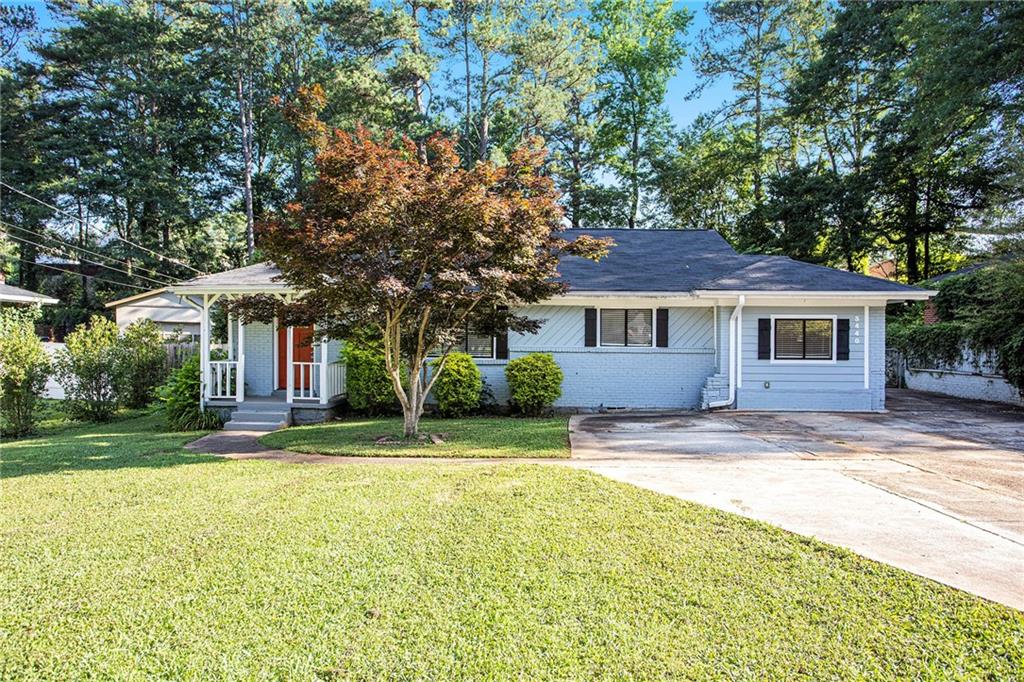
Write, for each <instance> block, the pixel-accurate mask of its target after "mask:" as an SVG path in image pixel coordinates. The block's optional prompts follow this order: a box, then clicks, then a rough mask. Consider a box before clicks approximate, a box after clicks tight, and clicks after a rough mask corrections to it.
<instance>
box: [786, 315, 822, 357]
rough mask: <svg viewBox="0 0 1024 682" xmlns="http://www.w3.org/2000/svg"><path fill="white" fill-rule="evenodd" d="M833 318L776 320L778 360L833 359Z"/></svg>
mask: <svg viewBox="0 0 1024 682" xmlns="http://www.w3.org/2000/svg"><path fill="white" fill-rule="evenodd" d="M832 328H833V324H832V320H831V319H799V320H796V319H788V318H787V319H777V320H775V355H774V359H776V360H831V359H832V331H833V329H832Z"/></svg>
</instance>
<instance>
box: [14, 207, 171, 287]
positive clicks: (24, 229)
mask: <svg viewBox="0 0 1024 682" xmlns="http://www.w3.org/2000/svg"><path fill="white" fill-rule="evenodd" d="M0 225H3V226H5V227H7V228H8V229H11V230H21V231H22V232H27V233H29V234H31V235H32V236H34V237H39V238H41V239H52V240H54V241H56V242H60V244H61V246H65V247H67V248H69V249H80V250H82V251H84V252H86V253H88V254H90V255H93V256H98V257H100V258H106V259H108V260H112V261H114V262H115V263H117V264H118V265H124V266H126V267H134V268H135V269H136V270H141V271H142V272H149V273H152V274H153V275H156V276H157V277H166V278H167V279H169V280H171V281H170V282H160V283H161V284H177V283H178V282H179V281H181V280H179V279H175V278H174V277H172V276H171V275H165V274H164V273H162V272H158V271H157V270H153V269H150V268H144V267H142V266H141V265H135V266H129V265H128V263H127V262H125V261H122V260H121V259H120V258H115V257H114V256H108V255H106V254H104V253H98V252H96V251H92V250H90V249H87V248H85V247H84V246H78V245H77V244H72V243H71V242H68V241H65V240H63V239H60V238H59V237H56V236H52V235H48V234H44V233H42V232H38V231H36V230H32V229H29V228H27V227H22V226H20V225H14V224H12V223H7V222H4V221H3V220H0ZM10 236H11V237H13V238H14V239H18V237H17V235H13V234H12V235H10ZM22 241H28V242H29V243H30V244H34V243H35V242H31V241H29V240H27V239H22ZM36 246H40V247H42V248H47V249H49V248H56V247H50V246H43V245H42V244H36ZM75 257H76V258H77V257H78V254H75ZM98 265H101V264H98ZM104 267H111V266H106V265H105V266H104ZM111 269H113V270H116V269H117V268H113V267H111ZM130 274H131V275H132V276H133V277H142V278H143V279H148V280H150V281H156V280H153V279H152V278H150V277H143V276H142V275H136V274H135V273H130Z"/></svg>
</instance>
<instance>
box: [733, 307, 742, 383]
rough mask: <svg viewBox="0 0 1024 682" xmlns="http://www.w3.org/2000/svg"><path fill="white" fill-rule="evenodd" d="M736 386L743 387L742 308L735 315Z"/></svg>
mask: <svg viewBox="0 0 1024 682" xmlns="http://www.w3.org/2000/svg"><path fill="white" fill-rule="evenodd" d="M735 343H736V388H743V308H740V313H739V315H737V316H736V342H735Z"/></svg>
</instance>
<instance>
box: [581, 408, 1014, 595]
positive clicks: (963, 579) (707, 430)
mask: <svg viewBox="0 0 1024 682" xmlns="http://www.w3.org/2000/svg"><path fill="white" fill-rule="evenodd" d="M887 406H888V408H889V412H888V413H885V414H842V413H821V412H819V413H794V412H771V413H769V412H714V413H686V414H679V415H663V414H660V415H631V414H621V415H591V416H579V417H574V418H573V419H572V421H571V423H570V430H571V440H572V452H573V463H574V464H575V465H576V466H580V467H582V468H586V469H590V470H593V471H596V472H599V473H601V474H604V475H606V476H609V477H611V478H615V479H618V480H621V481H625V482H628V483H633V484H635V485H638V486H641V487H644V488H649V489H651V490H655V491H658V492H661V493H666V494H669V495H674V496H676V497H680V498H683V499H687V500H692V501H695V502H700V503H702V504H707V505H710V506H713V507H717V508H719V509H723V510H726V511H730V512H735V513H738V514H742V515H744V516H748V517H751V518H754V519H759V520H761V521H767V522H769V523H772V524H775V525H777V526H781V527H782V528H785V529H787V530H790V531H793V532H796V533H801V534H803V535H809V536H813V537H816V538H818V539H820V540H823V541H825V542H830V543H832V544H836V545H841V546H844V547H848V548H849V549H852V550H854V551H855V552H857V553H859V554H861V555H863V556H866V557H869V558H871V559H876V560H878V561H884V562H885V563H888V564H892V565H893V566H898V567H900V568H903V569H906V570H908V571H911V572H913V573H917V574H919V575H922V576H925V577H928V578H931V579H933V580H937V581H939V582H942V583H945V584H947V585H951V586H953V587H957V588H960V589H963V590H966V591H968V592H973V593H974V594H977V595H980V596H982V597H985V598H987V599H991V600H993V601H997V602H1002V603H1004V604H1008V605H1010V606H1013V607H1015V608H1018V609H1024V411H1022V410H1019V409H1016V408H1012V407H1008V406H1004V405H997V404H992V403H980V402H973V403H972V402H969V401H962V400H958V399H953V398H945V397H940V396H932V395H927V394H920V393H914V392H910V391H890V392H889V393H888V399H887Z"/></svg>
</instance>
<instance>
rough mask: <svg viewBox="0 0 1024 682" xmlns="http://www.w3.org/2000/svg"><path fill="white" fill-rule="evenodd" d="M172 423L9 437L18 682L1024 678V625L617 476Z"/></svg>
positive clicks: (11, 661)
mask: <svg viewBox="0 0 1024 682" xmlns="http://www.w3.org/2000/svg"><path fill="white" fill-rule="evenodd" d="M160 428H161V421H160V417H159V415H151V416H146V417H142V418H137V419H132V420H128V421H121V422H117V423H113V424H108V425H105V426H97V427H78V428H69V429H65V430H63V431H61V432H60V433H57V434H52V435H49V436H44V437H41V438H37V439H30V440H23V441H16V442H7V443H4V444H3V447H2V452H0V455H2V458H3V462H2V469H0V474H2V476H3V479H2V481H0V485H2V494H0V678H2V679H24V678H49V679H73V678H82V677H91V678H130V679H142V678H150V677H163V678H175V679H178V678H191V679H209V678H214V679H222V678H232V679H238V678H247V679H248V678H260V679H277V678H289V679H381V678H387V679H413V678H415V679H439V680H450V679H510V678H516V679H559V680H565V679H587V680H590V679H623V678H630V679H652V678H675V679H679V678H683V679H795V678H804V679H814V680H817V679H841V678H861V679H896V678H900V679H907V678H914V679H952V678H959V679H1013V678H1019V676H1020V674H1021V670H1022V669H1024V615H1022V614H1021V613H1019V612H1016V611H1013V610H1012V609H1009V608H1005V607H1001V606H998V605H994V604H990V603H987V602H984V601H982V600H980V599H977V598H974V597H971V596H969V595H967V594H964V593H961V592H957V591H955V590H952V589H949V588H946V587H943V586H941V585H938V584H936V583H932V582H929V581H927V580H923V579H920V578H917V577H915V576H912V575H910V574H908V573H904V572H902V571H899V570H897V569H893V568H889V567H887V566H884V565H881V564H878V563H874V562H871V561H867V560H865V559H862V558H859V557H857V556H855V555H853V554H851V553H850V552H847V551H844V550H840V549H836V548H833V547H830V546H827V545H824V544H821V543H819V542H816V541H813V540H809V539H805V538H801V537H798V536H795V535H792V534H789V533H786V532H784V531H781V530H777V529H774V528H771V527H769V526H766V525H762V524H758V523H755V522H752V521H748V520H745V519H742V518H740V517H736V516H732V515H728V514H724V513H721V512H717V511H714V510H711V509H708V508H705V507H701V506H698V505H693V504H687V503H684V502H681V501H678V500H675V499H673V498H669V497H664V496H660V495H657V494H654V493H650V492H647V491H643V490H640V489H637V488H634V487H631V486H628V485H624V484H619V483H615V482H612V481H610V480H607V479H604V478H602V477H599V476H597V475H593V474H589V473H585V472H581V471H577V470H574V469H571V468H568V467H561V466H553V465H541V464H515V463H490V464H487V463H481V464H478V465H472V466H465V465H462V466H452V465H444V464H438V463H430V462H422V463H414V464H371V463H359V464H353V465H345V466H315V465H286V464H280V463H274V462H265V461H245V462H243V461H229V460H221V459H216V458H213V457H208V456H203V455H198V454H192V453H188V452H186V451H183V450H181V447H180V446H181V445H182V444H183V443H185V442H186V441H188V440H189V439H190V438H191V437H193V436H190V435H188V434H163V433H160V432H159V431H160ZM324 428H325V429H326V430H325V431H324V433H336V432H338V431H336V430H337V429H342V428H343V427H342V426H341V425H332V426H331V427H324ZM367 428H368V429H369V431H367V432H370V431H372V427H367ZM552 428H554V426H552ZM559 428H561V427H559ZM310 431H313V430H312V429H309V430H296V433H299V434H301V433H304V432H305V433H308V432H310ZM550 447H551V448H553V447H554V446H550Z"/></svg>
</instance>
